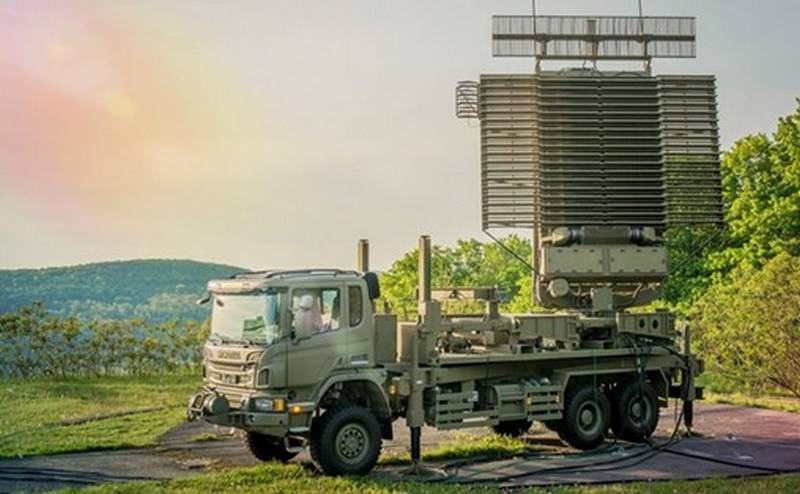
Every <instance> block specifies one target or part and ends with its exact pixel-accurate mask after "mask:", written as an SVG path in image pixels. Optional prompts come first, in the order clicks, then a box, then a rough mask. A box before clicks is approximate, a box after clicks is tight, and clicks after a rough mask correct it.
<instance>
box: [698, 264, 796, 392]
mask: <svg viewBox="0 0 800 494" xmlns="http://www.w3.org/2000/svg"><path fill="white" fill-rule="evenodd" d="M692 313H693V316H694V319H695V321H696V322H695V327H696V329H697V331H696V335H697V339H696V343H697V346H698V351H699V353H701V354H702V355H703V357H704V358H705V359H706V361H707V362H708V364H709V370H711V371H713V372H718V373H719V374H720V376H721V377H722V378H723V379H725V380H728V381H735V382H740V383H742V384H743V385H745V386H746V387H748V388H750V391H754V392H760V391H764V390H765V388H770V387H772V388H781V389H783V390H786V391H788V392H790V393H792V394H794V395H795V396H798V397H800V257H793V256H790V255H788V254H785V253H784V254H779V255H778V256H776V257H775V258H773V259H771V260H770V261H768V262H767V263H766V264H765V265H764V267H763V268H762V269H760V270H758V269H755V268H740V269H738V270H736V271H734V272H733V273H732V274H731V276H730V278H729V279H728V280H727V281H726V282H724V283H720V284H717V285H714V286H713V287H711V288H710V289H709V291H708V292H707V293H706V294H705V295H703V296H702V297H701V298H700V299H699V300H698V302H697V303H696V304H695V306H694V307H693V308H692Z"/></svg>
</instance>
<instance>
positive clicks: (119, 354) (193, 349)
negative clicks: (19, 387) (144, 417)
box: [0, 303, 208, 379]
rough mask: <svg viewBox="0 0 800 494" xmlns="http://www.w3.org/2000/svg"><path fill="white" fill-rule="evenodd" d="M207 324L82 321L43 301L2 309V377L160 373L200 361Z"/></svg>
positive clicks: (137, 320)
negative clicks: (60, 314)
mask: <svg viewBox="0 0 800 494" xmlns="http://www.w3.org/2000/svg"><path fill="white" fill-rule="evenodd" d="M207 334H208V324H207V323H198V322H196V321H183V322H177V321H172V322H166V323H160V324H153V323H148V322H146V321H144V320H143V319H127V320H101V319H94V320H92V321H89V322H83V321H81V320H79V319H77V318H75V317H68V318H63V319H62V318H59V317H57V316H55V315H53V314H51V313H50V312H48V311H47V310H46V309H45V307H44V305H43V304H42V303H34V304H32V305H29V306H25V307H22V308H20V309H19V310H17V311H15V312H8V313H5V314H0V377H2V378H6V379H8V378H32V377H47V376H56V377H67V376H84V375H114V374H159V373H165V372H173V371H176V370H179V369H182V368H191V367H194V366H195V365H197V364H198V363H199V361H200V359H201V357H202V345H203V342H204V341H205V338H206V336H207Z"/></svg>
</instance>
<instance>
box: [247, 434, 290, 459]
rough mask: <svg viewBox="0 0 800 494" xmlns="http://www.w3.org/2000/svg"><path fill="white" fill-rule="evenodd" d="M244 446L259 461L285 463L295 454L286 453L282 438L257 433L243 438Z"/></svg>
mask: <svg viewBox="0 0 800 494" xmlns="http://www.w3.org/2000/svg"><path fill="white" fill-rule="evenodd" d="M244 444H245V446H247V450H248V451H250V454H251V455H253V456H254V457H256V458H257V459H259V460H261V461H275V460H277V461H280V462H282V463H286V462H287V461H289V460H291V459H292V458H294V457H295V456H297V453H294V452H291V451H288V450H287V449H286V445H285V443H284V441H283V439H282V438H277V437H272V436H267V435H265V434H259V433H258V432H248V433H247V435H246V436H245V438H244Z"/></svg>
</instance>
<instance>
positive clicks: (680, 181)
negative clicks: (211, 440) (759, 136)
mask: <svg viewBox="0 0 800 494" xmlns="http://www.w3.org/2000/svg"><path fill="white" fill-rule="evenodd" d="M493 47H494V52H495V54H497V55H500V56H503V55H508V56H520V55H523V56H524V55H528V56H534V57H536V61H537V63H536V70H535V73H532V74H499V75H498V74H493V75H484V76H482V77H481V79H480V81H463V82H461V83H459V84H458V86H457V88H456V113H457V116H459V117H461V118H475V119H478V120H479V121H480V133H481V168H480V172H481V187H482V191H481V197H482V226H483V229H484V231H486V232H487V233H488V232H489V231H490V230H492V229H508V228H522V229H524V230H525V231H527V232H530V234H531V238H532V245H533V252H534V256H533V258H532V259H530V260H528V259H519V256H517V255H516V253H513V252H509V254H510V256H513V257H517V258H518V260H520V261H521V262H525V263H529V264H530V269H531V276H532V277H533V284H532V286H533V292H534V293H533V294H532V297H534V298H535V300H536V301H537V303H538V304H539V305H540V306H543V307H545V308H547V309H548V310H549V312H542V313H533V314H502V313H500V310H499V306H500V300H499V299H500V296H499V290H498V289H497V288H496V287H483V288H464V287H451V288H443V289H433V288H432V287H431V245H430V239H429V238H428V237H422V238H421V239H420V243H419V248H418V251H419V287H418V289H417V297H418V313H419V316H418V318H417V320H416V321H414V322H398V320H397V318H396V316H394V315H392V314H379V313H376V310H375V306H376V301H377V300H378V299H379V297H380V287H379V281H378V276H377V275H375V274H374V273H372V272H370V271H369V266H368V264H369V255H368V244H367V243H366V242H363V241H362V242H361V243H360V244H359V245H360V249H359V255H358V259H359V262H358V269H357V270H355V271H348V270H338V269H303V270H284V271H265V272H254V273H244V274H240V275H237V276H234V277H233V278H230V279H224V280H213V281H211V282H210V283H209V284H208V291H209V293H210V296H209V297H207V299H206V300H209V301H210V302H211V306H212V317H211V334H210V337H209V340H208V342H207V343H206V344H205V348H204V361H203V377H204V380H205V386H204V388H203V389H202V390H201V391H200V392H198V393H197V394H196V395H195V396H193V397H192V398H191V401H190V404H189V410H188V413H189V417H190V418H192V419H203V420H206V421H208V422H211V423H214V424H220V425H225V426H232V427H237V428H240V429H242V430H244V431H245V432H246V438H247V439H246V443H247V447H248V448H249V449H250V451H251V452H252V453H253V455H255V456H256V457H257V458H259V459H262V460H281V461H287V460H289V459H291V458H292V457H293V456H295V455H296V454H297V453H298V452H300V451H301V450H302V449H303V448H305V447H306V446H308V447H309V449H310V452H311V457H312V458H313V460H314V462H315V463H316V464H317V465H318V466H319V468H320V469H321V470H322V471H324V472H325V473H328V474H334V475H336V474H365V473H367V472H369V471H370V469H372V467H373V466H374V465H375V463H376V461H377V459H378V455H379V453H380V450H381V442H382V440H384V439H390V438H392V424H393V422H394V421H395V420H397V419H404V420H405V423H406V425H407V426H408V427H409V428H410V437H411V445H410V446H411V457H412V460H413V461H414V462H415V463H416V462H418V461H419V458H420V431H421V427H422V426H423V425H428V426H430V427H435V428H437V429H440V430H441V429H447V430H449V429H462V428H471V427H491V428H492V429H494V431H496V432H497V433H499V434H507V435H513V436H518V435H521V434H524V433H525V432H526V431H527V430H528V429H529V428H530V427H531V424H532V423H533V422H534V421H539V422H541V423H543V424H544V425H545V426H546V427H548V428H550V429H552V430H553V431H555V432H557V433H558V435H559V436H560V437H561V439H562V440H563V441H565V442H566V443H568V444H569V445H571V446H573V447H575V448H578V449H582V450H587V449H592V448H595V447H597V446H599V445H600V444H602V443H603V441H604V440H605V439H606V438H607V437H609V436H610V435H612V434H613V436H614V437H616V438H618V439H621V440H628V441H647V440H648V438H649V437H650V435H651V434H652V433H653V431H654V430H655V428H656V425H657V423H658V419H659V409H660V408H662V407H665V406H666V405H667V402H668V399H669V398H680V399H682V400H683V401H684V408H683V410H684V412H683V415H684V418H685V422H686V425H687V427H691V425H692V403H693V400H695V399H699V398H700V397H701V396H700V394H701V393H700V391H701V390H700V389H697V388H696V387H695V385H694V378H695V376H697V375H698V374H699V373H700V372H701V370H702V369H701V368H702V365H701V362H700V361H699V360H698V359H696V358H695V357H693V356H692V355H691V353H690V338H689V333H688V329H684V330H683V331H682V335H681V334H680V333H681V331H678V329H680V328H677V327H676V326H677V325H676V322H675V320H674V316H673V315H672V314H671V313H669V312H666V311H658V310H655V311H649V312H648V311H642V310H641V309H640V310H639V311H635V310H632V309H634V308H636V307H641V306H644V305H647V304H648V303H650V302H651V301H652V300H654V299H655V298H657V297H658V296H659V295H660V288H661V286H662V284H663V282H664V280H665V279H666V277H667V275H668V274H669V266H668V262H667V259H668V258H667V249H666V247H665V246H664V241H663V235H664V232H665V231H666V230H667V228H669V227H675V226H685V225H696V224H704V225H707V224H711V225H717V224H719V223H721V222H722V201H721V186H720V177H719V155H718V154H719V145H718V140H719V139H718V135H717V124H716V96H715V87H714V79H713V77H710V76H681V75H677V76H675V75H667V76H663V75H662V76H654V75H652V74H651V72H650V59H651V58H653V57H659V56H693V54H694V19H693V18H669V17H664V18H661V17H647V18H641V17H619V18H611V17H583V16H578V17H566V16H538V17H533V18H532V17H530V16H528V17H526V16H496V17H495V18H494V19H493ZM615 57H616V58H620V59H624V60H643V61H644V62H645V67H644V70H641V71H609V72H601V71H599V70H597V68H596V67H591V68H586V67H585V66H584V67H583V68H580V69H569V70H557V71H544V70H541V68H540V62H541V61H543V60H551V59H558V58H562V59H571V60H575V59H588V60H590V61H593V62H595V63H596V62H597V60H598V59H603V58H612V59H613V58H615ZM443 200H444V199H443ZM409 295H411V294H409ZM448 300H474V301H480V303H478V305H480V304H481V303H482V304H483V306H484V307H485V309H484V310H483V311H482V313H481V314H476V315H448V314H447V313H446V311H443V310H442V308H443V303H447V302H446V301H448Z"/></svg>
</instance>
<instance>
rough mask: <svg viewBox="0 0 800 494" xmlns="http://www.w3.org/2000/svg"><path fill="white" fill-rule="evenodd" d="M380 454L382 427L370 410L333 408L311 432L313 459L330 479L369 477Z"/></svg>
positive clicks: (317, 422)
mask: <svg viewBox="0 0 800 494" xmlns="http://www.w3.org/2000/svg"><path fill="white" fill-rule="evenodd" d="M380 452H381V427H380V424H379V423H378V419H377V418H375V415H373V414H372V413H371V412H370V411H369V410H367V409H366V408H363V407H359V406H356V405H343V406H340V407H335V408H332V409H330V410H328V411H327V412H325V414H324V415H322V417H321V418H319V419H318V420H317V421H315V423H314V424H313V426H312V428H311V458H312V459H313V460H314V463H315V464H316V465H317V466H318V467H319V469H320V470H322V471H323V472H325V473H326V474H328V475H365V474H367V473H369V471H370V470H372V467H374V466H375V463H377V461H378V455H379V454H380Z"/></svg>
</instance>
